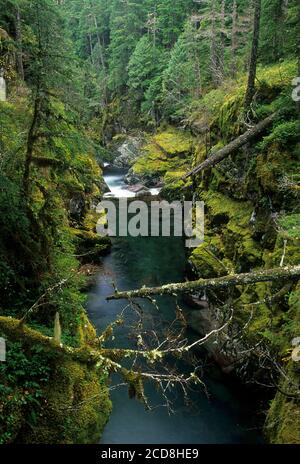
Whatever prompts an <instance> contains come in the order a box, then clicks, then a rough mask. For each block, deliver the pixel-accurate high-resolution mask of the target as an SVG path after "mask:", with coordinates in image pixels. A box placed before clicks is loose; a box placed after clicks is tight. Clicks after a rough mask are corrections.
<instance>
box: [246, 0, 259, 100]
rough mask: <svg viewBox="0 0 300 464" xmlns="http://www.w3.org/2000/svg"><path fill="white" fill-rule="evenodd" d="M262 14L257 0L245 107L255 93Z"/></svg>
mask: <svg viewBox="0 0 300 464" xmlns="http://www.w3.org/2000/svg"><path fill="white" fill-rule="evenodd" d="M260 15H261V0H255V11H254V26H253V39H252V49H251V57H250V68H249V76H248V86H247V91H246V97H245V109H248V108H250V105H251V103H252V100H253V97H254V94H255V79H256V67H257V57H258V46H259V32H260Z"/></svg>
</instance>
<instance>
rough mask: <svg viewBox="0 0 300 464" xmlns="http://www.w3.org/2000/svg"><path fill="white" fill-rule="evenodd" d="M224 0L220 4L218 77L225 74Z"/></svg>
mask: <svg viewBox="0 0 300 464" xmlns="http://www.w3.org/2000/svg"><path fill="white" fill-rule="evenodd" d="M225 19H226V18H225V0H222V5H221V47H220V56H219V72H220V77H222V79H223V78H224V74H225V38H226V31H225V27H226V24H225Z"/></svg>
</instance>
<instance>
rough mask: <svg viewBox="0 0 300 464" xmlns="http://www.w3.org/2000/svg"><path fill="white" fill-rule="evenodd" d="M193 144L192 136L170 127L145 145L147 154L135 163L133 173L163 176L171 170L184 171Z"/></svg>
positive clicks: (144, 148) (144, 149) (151, 138)
mask: <svg viewBox="0 0 300 464" xmlns="http://www.w3.org/2000/svg"><path fill="white" fill-rule="evenodd" d="M192 146H193V139H192V137H191V136H189V135H188V134H186V133H185V132H183V131H180V130H176V129H169V130H168V131H164V132H161V133H159V134H157V135H155V136H152V137H150V138H149V140H148V143H147V144H146V145H145V146H144V147H143V151H144V153H145V154H144V155H143V156H141V157H139V158H138V159H137V161H136V162H135V164H134V165H133V173H134V174H137V175H140V176H160V177H163V176H164V175H165V174H166V173H167V172H169V171H171V172H172V171H178V170H181V171H183V172H184V171H185V169H184V167H185V166H186V163H187V159H188V155H189V154H190V152H191V150H192Z"/></svg>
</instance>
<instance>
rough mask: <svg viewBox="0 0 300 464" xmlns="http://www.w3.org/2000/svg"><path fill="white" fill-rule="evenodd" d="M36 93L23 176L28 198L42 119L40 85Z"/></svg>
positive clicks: (25, 193) (24, 190)
mask: <svg viewBox="0 0 300 464" xmlns="http://www.w3.org/2000/svg"><path fill="white" fill-rule="evenodd" d="M36 92H37V93H36V97H35V102H34V110H33V118H32V122H31V126H30V129H29V132H28V137H27V149H26V157H25V166H24V174H23V192H24V195H25V197H27V196H28V193H29V178H30V166H31V163H32V160H33V150H34V143H35V140H36V129H37V126H38V120H39V117H40V106H41V96H40V90H39V85H38V88H37V91H36Z"/></svg>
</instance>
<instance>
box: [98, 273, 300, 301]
mask: <svg viewBox="0 0 300 464" xmlns="http://www.w3.org/2000/svg"><path fill="white" fill-rule="evenodd" d="M294 278H300V265H299V266H287V267H279V268H274V269H267V270H261V271H253V272H249V273H245V274H233V275H228V276H225V277H216V278H214V279H199V280H195V281H192V282H184V283H179V284H169V285H163V286H162V287H154V288H147V287H143V288H141V289H139V290H133V291H129V292H118V291H117V292H116V293H115V294H114V295H111V296H109V297H108V298H107V300H121V299H127V300H131V299H133V298H148V297H151V296H153V295H172V294H178V293H190V292H193V291H195V290H208V289H222V288H229V287H234V286H236V285H248V284H256V283H259V282H276V281H280V280H287V279H294Z"/></svg>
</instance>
